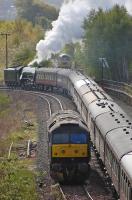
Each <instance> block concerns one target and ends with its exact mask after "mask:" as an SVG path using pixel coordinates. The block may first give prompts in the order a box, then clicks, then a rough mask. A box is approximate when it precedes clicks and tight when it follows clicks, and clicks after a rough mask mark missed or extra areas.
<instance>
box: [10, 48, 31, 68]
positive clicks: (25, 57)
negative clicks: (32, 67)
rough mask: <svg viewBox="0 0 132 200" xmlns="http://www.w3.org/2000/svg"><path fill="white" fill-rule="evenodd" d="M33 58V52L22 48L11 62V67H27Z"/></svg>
mask: <svg viewBox="0 0 132 200" xmlns="http://www.w3.org/2000/svg"><path fill="white" fill-rule="evenodd" d="M34 56H35V51H32V48H31V47H29V48H28V47H24V48H22V49H20V50H19V52H18V53H16V55H15V58H14V60H13V65H15V64H17V65H27V64H28V63H29V62H30V61H31V60H32V59H33V58H34Z"/></svg>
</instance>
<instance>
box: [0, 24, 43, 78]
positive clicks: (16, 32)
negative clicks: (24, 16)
mask: <svg viewBox="0 0 132 200" xmlns="http://www.w3.org/2000/svg"><path fill="white" fill-rule="evenodd" d="M0 32H10V33H11V35H10V36H9V37H8V63H9V64H8V66H12V65H19V64H22V65H25V64H27V63H28V62H30V61H31V60H32V59H33V57H34V55H35V53H36V52H35V47H36V43H37V42H38V41H39V40H40V39H41V38H42V37H43V35H44V30H42V28H41V27H40V26H38V25H36V26H33V25H32V23H31V22H27V21H26V20H16V21H12V22H11V21H10V22H8V21H4V22H2V21H1V22H0ZM5 54H6V53H5V36H0V55H1V59H0V68H4V66H5ZM1 73H2V72H1V71H0V74H1ZM0 77H1V78H2V76H0Z"/></svg>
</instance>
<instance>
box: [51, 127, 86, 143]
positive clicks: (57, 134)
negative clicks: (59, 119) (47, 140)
mask: <svg viewBox="0 0 132 200" xmlns="http://www.w3.org/2000/svg"><path fill="white" fill-rule="evenodd" d="M87 142H88V134H87V132H86V131H85V130H84V129H81V128H79V127H78V126H77V127H76V126H68V127H59V128H58V129H57V130H55V131H54V132H53V135H52V143H53V144H87Z"/></svg>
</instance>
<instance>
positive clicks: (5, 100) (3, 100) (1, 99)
mask: <svg viewBox="0 0 132 200" xmlns="http://www.w3.org/2000/svg"><path fill="white" fill-rule="evenodd" d="M9 104H10V98H9V97H8V96H7V95H5V94H2V93H0V112H1V111H3V110H5V109H7V108H9Z"/></svg>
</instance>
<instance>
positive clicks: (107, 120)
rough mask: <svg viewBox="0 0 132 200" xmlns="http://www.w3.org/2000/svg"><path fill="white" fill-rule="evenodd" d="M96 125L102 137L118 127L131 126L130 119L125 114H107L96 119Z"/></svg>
mask: <svg viewBox="0 0 132 200" xmlns="http://www.w3.org/2000/svg"><path fill="white" fill-rule="evenodd" d="M95 121H96V125H97V127H98V128H99V130H100V132H101V134H102V136H103V137H105V136H106V134H107V133H108V132H111V131H112V130H115V129H118V128H120V127H127V126H131V124H132V123H131V119H130V118H129V117H128V116H127V115H126V114H125V113H115V112H109V113H104V114H103V115H99V116H98V117H96V120H95Z"/></svg>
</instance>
